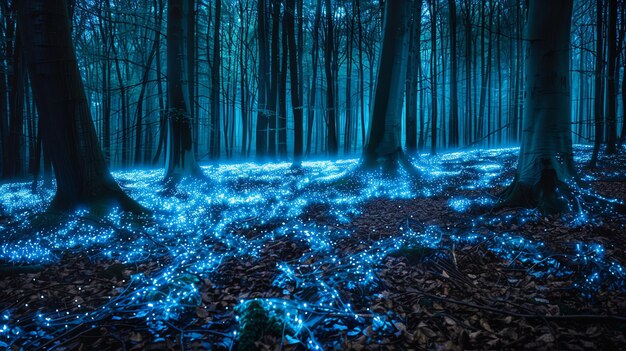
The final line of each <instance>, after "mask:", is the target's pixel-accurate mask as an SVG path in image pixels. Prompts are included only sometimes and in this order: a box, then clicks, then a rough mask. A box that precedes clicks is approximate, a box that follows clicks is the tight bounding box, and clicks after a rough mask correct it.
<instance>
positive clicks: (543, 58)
mask: <svg viewBox="0 0 626 351" xmlns="http://www.w3.org/2000/svg"><path fill="white" fill-rule="evenodd" d="M572 7H573V0H553V1H549V2H545V1H540V0H531V1H530V3H529V9H528V27H527V33H526V38H525V39H526V41H527V43H528V58H527V60H526V94H525V96H526V98H525V101H524V104H525V106H524V115H523V133H522V145H521V149H520V155H519V162H518V168H517V172H516V175H515V179H514V180H513V183H512V184H511V185H510V186H509V187H508V188H507V190H505V192H504V193H503V194H502V199H503V202H502V204H503V205H506V206H519V205H522V206H529V207H538V208H539V209H540V210H542V211H543V212H546V213H554V212H559V211H562V210H564V203H563V202H562V201H561V200H560V199H559V198H558V190H562V191H567V185H566V182H567V181H572V180H576V179H577V176H576V172H575V169H574V158H573V151H572V136H571V129H570V128H571V126H570V124H571V97H570V77H569V76H570V73H569V61H570V57H569V55H570V54H569V52H570V49H569V44H570V24H571V16H572Z"/></svg>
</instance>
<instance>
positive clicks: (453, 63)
mask: <svg viewBox="0 0 626 351" xmlns="http://www.w3.org/2000/svg"><path fill="white" fill-rule="evenodd" d="M448 11H449V12H450V129H449V130H450V138H449V140H448V142H449V145H450V147H458V146H459V102H458V99H459V98H458V84H457V73H456V69H457V53H456V0H448Z"/></svg>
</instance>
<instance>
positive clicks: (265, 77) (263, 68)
mask: <svg viewBox="0 0 626 351" xmlns="http://www.w3.org/2000/svg"><path fill="white" fill-rule="evenodd" d="M266 1H267V0H258V9H257V16H258V18H257V28H258V33H257V39H258V45H257V47H258V50H259V72H258V75H259V83H258V89H259V98H258V99H259V102H258V108H257V110H258V112H257V123H256V156H257V158H258V159H263V158H265V156H266V155H267V122H268V118H269V114H268V101H267V100H268V93H269V90H270V89H269V88H270V87H269V86H270V70H269V68H270V67H269V50H268V47H267V44H268V37H267V15H266V10H267V5H266Z"/></svg>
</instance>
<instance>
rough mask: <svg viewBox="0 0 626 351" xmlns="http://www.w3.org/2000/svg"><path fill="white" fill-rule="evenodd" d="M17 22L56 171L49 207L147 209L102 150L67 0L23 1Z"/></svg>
mask: <svg viewBox="0 0 626 351" xmlns="http://www.w3.org/2000/svg"><path fill="white" fill-rule="evenodd" d="M18 23H19V24H18V25H19V27H20V28H22V29H21V40H22V44H23V48H24V57H25V59H26V62H27V66H28V72H29V76H30V80H31V83H32V91H33V95H34V99H35V101H36V104H37V109H38V111H39V116H40V118H41V132H42V142H43V147H44V154H46V155H49V157H50V159H51V162H52V165H53V167H54V174H55V177H56V184H57V190H56V194H55V196H54V198H53V200H52V203H51V204H50V208H51V209H53V210H71V209H74V208H77V207H81V206H88V207H90V208H100V207H102V206H105V207H108V206H120V207H121V208H122V209H123V210H127V211H133V212H141V211H144V210H145V209H144V208H143V207H141V206H140V205H139V204H138V203H136V202H135V201H134V200H132V199H131V198H130V197H128V195H126V194H125V193H124V191H122V189H121V188H120V187H119V185H118V184H117V183H116V182H115V180H114V179H113V177H112V176H111V174H110V173H109V170H108V168H107V166H106V163H105V160H104V156H103V154H102V151H101V150H100V146H99V144H98V139H97V136H96V131H95V128H94V125H93V121H92V119H91V112H90V108H89V103H88V101H87V97H86V95H85V90H84V87H83V81H82V79H81V76H80V72H79V69H78V63H77V60H76V54H75V52H74V47H73V44H72V37H71V31H70V22H69V19H68V11H67V7H66V2H65V0H29V1H19V2H18Z"/></svg>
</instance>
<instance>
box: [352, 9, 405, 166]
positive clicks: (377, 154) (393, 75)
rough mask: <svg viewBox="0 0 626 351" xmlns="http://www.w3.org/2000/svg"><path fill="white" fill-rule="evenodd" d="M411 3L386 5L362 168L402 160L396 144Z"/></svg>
mask: <svg viewBox="0 0 626 351" xmlns="http://www.w3.org/2000/svg"><path fill="white" fill-rule="evenodd" d="M411 3H412V1H387V3H386V8H385V21H384V31H383V39H382V40H383V41H382V45H381V48H380V63H379V65H378V74H377V78H376V90H375V95H374V104H373V106H372V113H371V115H370V124H369V131H368V135H367V142H366V143H365V148H364V149H363V162H364V164H365V166H374V165H376V164H378V161H379V160H380V159H384V160H385V161H388V160H394V159H397V158H399V157H402V155H403V154H402V145H401V142H400V139H401V138H400V136H401V134H400V133H401V128H402V105H403V102H404V99H403V98H404V88H405V79H406V70H407V61H408V51H409V43H408V39H409V35H408V34H409V16H410V11H411V8H412V4H411Z"/></svg>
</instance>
